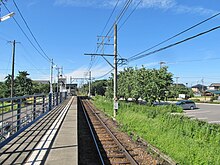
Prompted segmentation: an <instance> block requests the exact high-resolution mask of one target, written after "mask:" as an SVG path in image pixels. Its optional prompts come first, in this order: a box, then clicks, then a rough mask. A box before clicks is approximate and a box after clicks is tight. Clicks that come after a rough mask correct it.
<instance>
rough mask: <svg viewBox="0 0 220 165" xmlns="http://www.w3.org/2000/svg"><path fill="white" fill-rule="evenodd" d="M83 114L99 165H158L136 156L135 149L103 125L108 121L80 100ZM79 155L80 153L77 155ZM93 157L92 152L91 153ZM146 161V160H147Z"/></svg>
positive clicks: (84, 101)
mask: <svg viewBox="0 0 220 165" xmlns="http://www.w3.org/2000/svg"><path fill="white" fill-rule="evenodd" d="M80 104H81V105H82V111H83V114H84V115H85V116H86V117H85V118H86V119H87V123H88V124H89V125H90V126H89V128H90V132H92V134H93V135H92V137H93V140H94V141H95V146H96V150H97V153H98V157H99V162H100V163H99V164H132V165H133V164H134V165H135V164H158V161H157V160H153V158H152V157H151V156H149V157H147V158H146V157H144V156H143V155H141V154H137V152H136V150H137V149H138V148H137V147H136V148H135V147H134V148H133V147H132V145H127V144H126V143H124V141H123V139H122V137H120V136H121V135H119V134H118V133H117V132H115V131H112V130H110V129H109V128H108V126H107V125H106V124H105V123H106V121H107V120H108V119H105V121H103V119H101V117H99V112H98V111H97V110H96V108H95V107H94V106H93V105H92V104H91V102H90V101H88V100H87V99H80ZM79 154H80V153H79ZM93 155H94V152H93ZM147 159H148V160H147Z"/></svg>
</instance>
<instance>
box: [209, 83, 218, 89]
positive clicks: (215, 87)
mask: <svg viewBox="0 0 220 165" xmlns="http://www.w3.org/2000/svg"><path fill="white" fill-rule="evenodd" d="M208 89H209V90H220V83H212V84H211V85H210V86H209V88H208Z"/></svg>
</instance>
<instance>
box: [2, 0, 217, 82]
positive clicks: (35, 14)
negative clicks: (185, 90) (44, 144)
mask: <svg viewBox="0 0 220 165" xmlns="http://www.w3.org/2000/svg"><path fill="white" fill-rule="evenodd" d="M15 2H16V3H17V5H18V7H19V9H20V11H21V12H22V14H23V16H24V18H25V20H26V22H27V23H28V25H29V27H30V29H31V31H32V32H33V34H34V35H35V37H36V39H37V41H38V42H39V44H40V45H41V47H42V48H43V50H44V51H45V53H46V54H47V56H48V57H50V58H53V59H54V62H55V64H57V65H58V66H59V67H61V66H63V69H64V75H65V76H67V77H68V78H69V77H70V76H72V77H85V76H86V72H87V71H88V67H89V64H90V62H91V58H90V57H89V56H84V53H95V50H96V48H97V42H100V40H99V41H98V40H97V36H98V35H101V33H102V31H103V29H104V26H105V24H106V22H107V20H108V18H109V16H110V14H111V12H112V10H113V8H114V6H115V4H116V2H117V0H44V1H41V0H26V1H21V0H20V1H19V0H15ZM138 2H139V0H133V3H132V4H131V6H130V7H129V9H128V10H127V12H126V13H125V15H124V17H123V18H122V20H121V21H120V22H119V24H118V27H119V28H120V27H121V28H120V29H119V31H118V52H119V54H120V56H121V57H123V58H129V57H131V56H132V55H135V54H137V53H139V52H141V51H143V50H146V49H148V48H149V47H151V46H154V45H156V44H158V43H159V42H161V41H163V40H165V39H167V38H169V37H171V36H173V35H175V34H177V33H179V32H180V31H183V30H185V29H186V28H188V27H190V26H192V25H194V24H196V23H198V22H200V21H202V20H204V19H206V18H208V17H210V16H212V15H214V14H216V13H218V12H220V3H219V1H218V0H212V1H205V0H202V1H201V0H194V1H191V0H184V1H180V0H143V1H142V3H141V4H140V5H139V6H138V8H137V9H136V10H135V12H134V13H133V14H132V15H131V16H130V17H129V19H128V20H127V21H126V22H125V24H124V25H123V26H121V25H122V23H123V22H124V20H125V19H126V18H127V16H128V15H129V14H130V13H131V12H132V10H133V9H134V7H135V6H136V4H137V3H138ZM124 3H125V0H119V4H118V6H117V8H116V10H115V12H114V14H113V16H112V18H111V20H110V22H109V24H108V25H107V28H106V29H105V31H104V33H103V35H105V34H106V33H107V31H108V30H109V29H110V27H111V26H112V24H113V22H114V20H115V19H116V17H117V15H118V14H119V12H120V10H121V9H122V7H123V5H124ZM6 6H7V8H8V9H9V10H10V11H13V12H15V16H14V18H15V19H16V20H17V21H18V23H19V24H20V26H21V27H22V29H23V30H24V31H25V33H26V34H27V35H28V36H29V38H30V39H31V41H32V42H33V43H34V44H35V42H34V39H33V38H32V37H31V35H30V33H29V31H28V29H27V28H26V26H25V24H24V23H23V21H22V19H21V17H20V15H19V13H18V11H17V10H16V8H15V6H14V4H13V1H12V0H8V2H7V3H6ZM7 13H8V11H7V10H6V8H5V7H4V6H3V5H1V16H3V15H5V14H7ZM219 22H220V16H218V17H216V18H214V19H212V20H210V21H208V22H206V23H204V24H202V25H200V26H198V27H196V28H194V29H192V30H190V31H189V32H187V33H184V34H182V35H181V36H178V37H176V38H175V39H173V40H171V41H169V42H167V43H165V44H163V45H161V46H158V47H157V48H155V49H159V48H161V47H163V46H166V45H169V44H172V43H175V42H177V41H180V40H182V39H185V38H188V37H190V36H193V35H196V34H198V33H201V32H203V31H206V30H209V29H211V28H213V27H216V26H219ZM110 34H112V33H110ZM219 38H220V29H217V30H215V31H213V32H210V33H208V34H205V35H203V36H200V37H198V38H195V39H193V40H190V41H187V42H185V43H182V44H180V45H177V46H175V47H172V48H170V49H167V50H164V51H161V52H159V53H155V54H152V55H150V56H147V57H144V58H141V59H139V60H135V61H132V62H129V63H128V64H127V65H125V66H123V67H128V66H131V67H135V66H137V67H141V66H142V65H143V66H145V67H147V68H159V63H160V62H161V61H164V62H166V64H165V65H167V66H168V67H169V71H170V72H172V73H173V74H174V77H179V79H178V82H179V83H184V84H186V83H188V85H189V86H191V85H195V84H197V83H200V84H201V83H202V79H203V81H204V84H206V85H210V84H211V83H216V82H220V75H219V62H220V45H219ZM12 40H16V41H18V42H20V43H17V44H16V62H15V71H16V73H17V72H18V71H24V70H25V71H28V73H30V77H31V78H32V79H49V75H50V63H49V62H48V61H47V60H45V58H43V57H42V55H40V54H39V53H38V52H37V51H36V50H35V49H34V48H33V47H32V46H31V44H30V43H29V41H28V40H27V39H26V37H25V36H24V34H23V33H22V32H21V30H20V29H19V28H18V26H17V25H16V23H15V21H14V20H13V19H12V18H11V19H8V20H6V21H4V22H0V57H1V60H0V80H3V79H4V77H5V76H6V75H7V74H11V59H12V58H11V49H12V46H11V44H9V43H7V41H12ZM110 43H113V39H111V41H110ZM35 46H36V47H37V45H36V44H35ZM105 53H108V54H112V53H113V46H106V47H105ZM108 60H109V61H110V62H112V63H113V58H111V57H108ZM92 63H93V65H92V68H91V71H92V75H93V77H95V78H98V77H100V76H102V75H104V74H105V73H107V72H108V71H110V70H111V67H110V66H109V65H108V64H107V63H106V62H105V61H104V60H103V59H102V58H101V57H96V58H93V61H92ZM123 67H121V68H120V69H123ZM54 72H55V73H56V71H54ZM54 77H55V75H54ZM107 77H108V75H107ZM174 80H175V79H174Z"/></svg>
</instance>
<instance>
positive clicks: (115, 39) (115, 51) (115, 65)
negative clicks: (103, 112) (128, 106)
mask: <svg viewBox="0 0 220 165" xmlns="http://www.w3.org/2000/svg"><path fill="white" fill-rule="evenodd" d="M117 44H118V43H117V24H116V23H115V25H114V114H113V115H114V118H115V117H116V115H117V111H118V98H117V87H118V84H117V71H118V68H117V64H118V63H117V56H118V48H117V46H118V45H117Z"/></svg>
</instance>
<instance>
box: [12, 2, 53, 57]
mask: <svg viewBox="0 0 220 165" xmlns="http://www.w3.org/2000/svg"><path fill="white" fill-rule="evenodd" d="M13 3H14V5H15V7H16V9H17V10H18V13H19V15H20V16H21V18H22V20H23V21H24V23H25V25H26V27H27V29H28V31H29V32H30V34H31V36H32V37H33V39H34V41H35V42H36V43H37V45H38V47H39V48H40V50H41V51H42V52H43V54H44V55H45V57H47V59H48V60H49V61H50V60H51V59H50V58H49V57H48V55H47V54H46V53H45V51H44V50H43V49H42V47H41V46H40V44H39V42H38V41H37V39H36V37H35V36H34V34H33V32H32V31H31V29H30V27H29V26H28V24H27V21H26V20H25V19H24V16H23V15H22V13H21V11H20V9H19V7H18V5H17V4H16V2H15V1H14V0H13Z"/></svg>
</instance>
